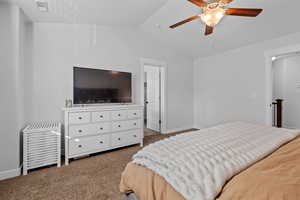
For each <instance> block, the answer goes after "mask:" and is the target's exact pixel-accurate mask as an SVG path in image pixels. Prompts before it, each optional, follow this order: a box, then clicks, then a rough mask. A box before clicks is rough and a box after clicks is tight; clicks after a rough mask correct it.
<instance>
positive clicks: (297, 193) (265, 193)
mask: <svg viewBox="0 0 300 200" xmlns="http://www.w3.org/2000/svg"><path fill="white" fill-rule="evenodd" d="M120 190H121V192H122V193H124V194H126V193H131V192H134V193H135V195H136V196H137V197H138V198H139V200H184V197H183V196H182V195H181V194H180V193H178V192H177V191H176V190H174V188H173V187H172V186H171V185H170V184H168V183H167V182H166V181H165V180H164V178H162V177H161V176H159V175H157V174H156V173H154V172H153V171H151V170H149V169H147V168H145V167H143V166H141V165H138V164H134V163H132V162H131V163H129V164H128V165H127V167H126V168H125V170H124V172H123V174H122V179H121V183H120ZM216 199H218V200H238V199H243V200H250V199H258V200H259V199H272V200H273V199H275V200H277V199H278V200H279V199H300V138H299V137H297V138H296V139H294V140H292V141H290V142H288V143H287V144H284V145H283V146H281V147H280V148H279V149H277V150H275V151H274V152H273V153H272V154H270V155H268V156H267V157H265V158H264V159H262V160H260V161H258V162H256V163H255V164H253V165H252V166H250V167H248V168H247V169H245V170H244V171H242V172H240V173H239V174H237V175H236V176H234V177H233V178H232V179H231V180H229V181H228V182H227V183H226V184H225V185H224V187H223V189H222V191H221V192H220V193H219V195H218V196H217V197H216Z"/></svg>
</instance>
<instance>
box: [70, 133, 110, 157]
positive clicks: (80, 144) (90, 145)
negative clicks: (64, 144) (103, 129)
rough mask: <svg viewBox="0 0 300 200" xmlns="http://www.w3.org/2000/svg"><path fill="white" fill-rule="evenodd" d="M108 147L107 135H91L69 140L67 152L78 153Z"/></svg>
mask: <svg viewBox="0 0 300 200" xmlns="http://www.w3.org/2000/svg"><path fill="white" fill-rule="evenodd" d="M108 147H109V136H108V135H103V136H93V137H88V138H76V139H72V140H70V141H69V154H70V155H80V154H83V153H86V152H93V151H97V150H102V149H106V148H108Z"/></svg>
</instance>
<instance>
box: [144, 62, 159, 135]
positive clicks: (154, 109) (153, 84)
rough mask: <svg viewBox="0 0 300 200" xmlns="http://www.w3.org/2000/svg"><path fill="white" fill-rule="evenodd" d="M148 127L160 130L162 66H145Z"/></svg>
mask: <svg viewBox="0 0 300 200" xmlns="http://www.w3.org/2000/svg"><path fill="white" fill-rule="evenodd" d="M144 70H145V72H146V77H145V78H146V80H147V89H146V91H145V92H146V93H147V94H146V96H147V99H146V107H147V128H149V129H151V130H154V131H157V132H160V68H159V67H154V66H145V67H144Z"/></svg>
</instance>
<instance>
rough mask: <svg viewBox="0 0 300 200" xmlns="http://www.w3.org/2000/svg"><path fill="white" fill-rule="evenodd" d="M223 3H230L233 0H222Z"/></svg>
mask: <svg viewBox="0 0 300 200" xmlns="http://www.w3.org/2000/svg"><path fill="white" fill-rule="evenodd" d="M222 1H223V2H224V3H231V2H233V0H222Z"/></svg>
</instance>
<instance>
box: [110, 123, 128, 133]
mask: <svg viewBox="0 0 300 200" xmlns="http://www.w3.org/2000/svg"><path fill="white" fill-rule="evenodd" d="M127 122H128V121H118V122H112V124H111V130H112V131H123V130H127V129H128V127H127V125H128V124H127Z"/></svg>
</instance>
